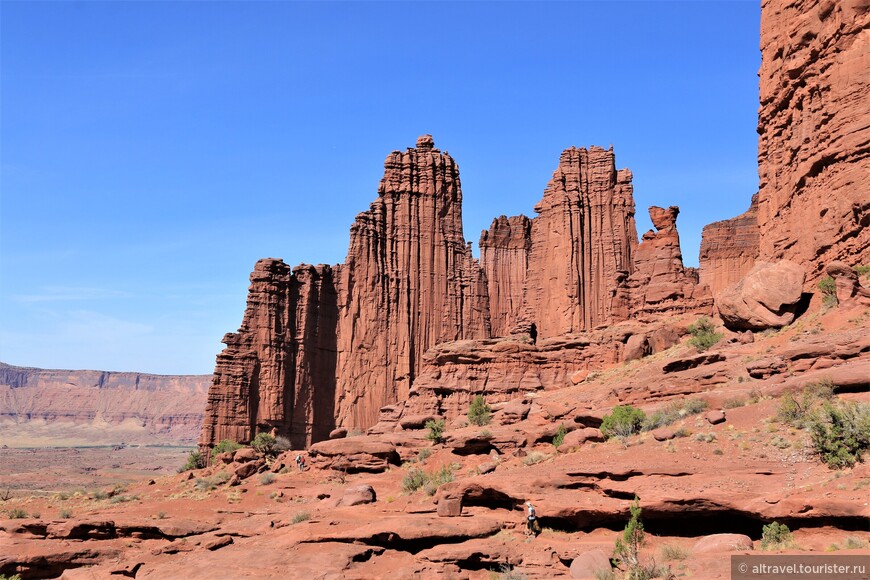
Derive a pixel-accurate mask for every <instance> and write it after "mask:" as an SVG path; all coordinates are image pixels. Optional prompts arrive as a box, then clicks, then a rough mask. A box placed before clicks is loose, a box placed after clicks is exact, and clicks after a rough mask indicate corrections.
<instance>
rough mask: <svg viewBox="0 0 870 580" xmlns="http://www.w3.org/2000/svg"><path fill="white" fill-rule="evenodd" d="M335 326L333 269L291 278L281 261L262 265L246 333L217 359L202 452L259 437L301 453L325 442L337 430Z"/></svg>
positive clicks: (227, 340)
mask: <svg viewBox="0 0 870 580" xmlns="http://www.w3.org/2000/svg"><path fill="white" fill-rule="evenodd" d="M336 319H337V304H336V293H335V290H334V287H333V283H332V270H331V269H330V268H329V267H328V266H318V267H312V266H307V265H303V266H300V267H298V268H296V269H295V270H294V271H292V272H291V270H290V268H289V267H288V266H287V265H286V264H285V263H284V262H282V261H281V260H276V259H274V258H266V259H263V260H260V261H258V262H257V264H256V266H255V267H254V271H253V272H252V273H251V286H250V288H249V290H248V304H247V308H246V309H245V315H244V318H243V321H242V325H241V327H240V328H239V330H238V332H235V333H230V334H227V335H226V336H225V337H224V339H223V342H224V344H226V345H227V347H226V348H225V349H224V351H223V352H222V353H220V354H219V355H218V357H217V366H216V368H215V374H214V379H213V384H212V388H211V389H210V390H209V394H208V401H207V404H206V411H205V419H204V423H203V430H202V434H201V436H200V444H201V445H203V446H210V445H214V444H215V443H217V442H219V441H221V440H223V439H232V440H233V441H242V442H247V441H250V440H251V439H252V438H253V437H254V436H255V435H256V434H257V433H258V432H267V433H274V434H276V435H283V436H286V437H289V438H290V440H291V442H293V443H294V445H298V446H301V445H307V444H309V443H311V442H312V440H316V439H322V438H324V437H325V436H326V435H327V434H328V433H329V430H330V429H331V428H332V427H333V426H334V418H333V400H334V389H335V324H336Z"/></svg>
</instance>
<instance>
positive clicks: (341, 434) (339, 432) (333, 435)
mask: <svg viewBox="0 0 870 580" xmlns="http://www.w3.org/2000/svg"><path fill="white" fill-rule="evenodd" d="M345 437H347V429H345V428H344V427H337V428H335V429H333V430H332V431H330V432H329V438H330V439H344V438H345Z"/></svg>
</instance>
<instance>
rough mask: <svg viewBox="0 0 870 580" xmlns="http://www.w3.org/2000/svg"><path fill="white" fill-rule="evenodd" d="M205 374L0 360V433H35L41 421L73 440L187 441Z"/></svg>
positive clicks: (17, 437)
mask: <svg viewBox="0 0 870 580" xmlns="http://www.w3.org/2000/svg"><path fill="white" fill-rule="evenodd" d="M210 382H211V377H210V376H208V375H187V376H185V375H149V374H145V373H125V372H108V371H81V370H79V371H77V370H49V369H37V368H30V367H17V366H13V365H8V364H4V363H0V440H2V441H3V442H4V443H7V444H10V445H17V444H18V442H22V443H23V442H26V441H28V440H29V441H30V442H31V444H32V443H33V442H34V441H35V440H36V439H39V438H40V433H41V432H42V430H43V429H44V428H46V427H48V428H50V429H51V431H52V433H53V434H54V437H56V438H58V439H61V438H63V436H62V433H63V432H64V430H65V429H67V430H70V431H71V435H70V436H71V437H73V438H74V440H75V441H77V442H78V444H80V445H88V444H102V445H105V444H114V443H119V442H128V443H158V442H159V443H172V442H175V443H182V442H191V441H195V440H196V437H197V435H198V433H199V430H200V427H201V425H202V410H203V409H204V408H205V398H206V393H207V392H208V385H209V383H210Z"/></svg>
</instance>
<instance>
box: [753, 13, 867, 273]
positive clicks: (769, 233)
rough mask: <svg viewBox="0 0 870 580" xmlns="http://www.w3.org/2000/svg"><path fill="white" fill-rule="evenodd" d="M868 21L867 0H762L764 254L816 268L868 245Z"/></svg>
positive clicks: (853, 256) (853, 258)
mask: <svg viewBox="0 0 870 580" xmlns="http://www.w3.org/2000/svg"><path fill="white" fill-rule="evenodd" d="M868 26H870V7H868V5H867V2H864V1H861V0H851V1H846V2H835V1H832V0H799V1H793V0H765V1H764V2H762V7H761V53H762V62H761V69H760V70H759V77H760V79H759V85H760V101H761V107H760V109H759V113H758V133H759V138H758V174H759V178H760V183H759V192H758V225H759V228H760V238H759V242H760V257H761V258H762V259H764V260H768V261H773V260H776V259H783V258H785V259H789V260H793V261H796V262H798V263H811V264H812V269H811V270H810V272H809V274H810V278H816V277H817V276H818V275H820V274H821V273H822V268H823V267H824V265H825V264H827V263H828V262H831V261H834V260H838V259H839V260H843V261H845V262H847V263H848V264H849V265H855V264H857V263H858V260H860V257H861V256H862V255H864V256H866V252H867V250H868V248H870V228H868V227H867V226H868V225H870V197H868V195H867V189H868V187H870V123H868V109H867V103H868V102H870V42H868V39H867V28H868Z"/></svg>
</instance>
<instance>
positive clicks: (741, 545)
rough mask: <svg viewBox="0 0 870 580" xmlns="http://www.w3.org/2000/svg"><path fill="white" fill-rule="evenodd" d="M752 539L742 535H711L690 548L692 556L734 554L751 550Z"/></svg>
mask: <svg viewBox="0 0 870 580" xmlns="http://www.w3.org/2000/svg"><path fill="white" fill-rule="evenodd" d="M751 549H752V539H751V538H750V537H749V536H744V535H743V534H713V535H711V536H705V537H703V538H701V539H700V540H698V541H697V542H695V545H694V546H692V553H693V554H708V553H712V552H736V551H740V550H751Z"/></svg>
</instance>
